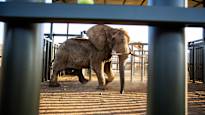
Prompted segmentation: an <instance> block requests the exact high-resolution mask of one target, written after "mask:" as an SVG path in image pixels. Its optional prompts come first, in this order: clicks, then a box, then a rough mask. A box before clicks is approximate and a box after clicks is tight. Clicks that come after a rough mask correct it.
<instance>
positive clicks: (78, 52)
mask: <svg viewBox="0 0 205 115" xmlns="http://www.w3.org/2000/svg"><path fill="white" fill-rule="evenodd" d="M87 36H88V38H89V39H79V38H76V39H68V40H66V41H65V42H64V43H63V44H61V46H60V47H59V49H58V51H57V53H56V57H55V60H54V64H53V75H52V78H51V80H50V84H49V85H50V86H59V83H58V82H57V74H58V72H59V71H61V70H63V69H65V68H75V69H77V70H80V69H82V68H89V67H91V68H92V69H93V71H94V72H95V73H96V75H97V78H98V84H99V85H98V88H99V89H106V85H107V84H108V83H109V82H111V81H113V79H114V76H113V73H112V69H111V67H110V59H111V56H112V51H115V52H116V53H123V54H126V55H120V56H119V68H120V83H121V88H120V93H123V91H124V66H125V60H126V59H127V57H128V55H127V54H128V53H129V48H128V43H129V36H128V35H127V33H126V32H125V31H124V30H121V29H114V28H111V27H109V26H106V25H96V26H93V27H91V28H90V29H89V30H88V31H87ZM106 62H107V64H106ZM104 72H105V73H106V74H107V77H108V78H105V77H104Z"/></svg>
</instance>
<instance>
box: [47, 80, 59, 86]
mask: <svg viewBox="0 0 205 115" xmlns="http://www.w3.org/2000/svg"><path fill="white" fill-rule="evenodd" d="M49 87H60V83H58V82H53V81H50V82H49Z"/></svg>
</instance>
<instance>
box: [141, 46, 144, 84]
mask: <svg viewBox="0 0 205 115" xmlns="http://www.w3.org/2000/svg"><path fill="white" fill-rule="evenodd" d="M141 53H142V56H144V45H142V48H141ZM143 78H144V57H141V82H143Z"/></svg>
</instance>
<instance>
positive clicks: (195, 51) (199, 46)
mask: <svg viewBox="0 0 205 115" xmlns="http://www.w3.org/2000/svg"><path fill="white" fill-rule="evenodd" d="M204 48H205V45H204V40H203V39H200V40H196V41H192V42H189V43H188V49H189V63H188V71H189V76H190V80H193V82H195V81H196V80H197V81H202V82H205V77H204V76H205V75H204V69H205V68H204V64H205V63H204V62H205V58H204V53H205V52H204V51H205V50H204Z"/></svg>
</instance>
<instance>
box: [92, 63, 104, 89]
mask: <svg viewBox="0 0 205 115" xmlns="http://www.w3.org/2000/svg"><path fill="white" fill-rule="evenodd" d="M93 70H94V71H95V73H96V75H97V78H98V89H102V90H105V89H106V87H105V77H104V63H102V62H99V63H98V64H97V63H95V64H94V65H93Z"/></svg>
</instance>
